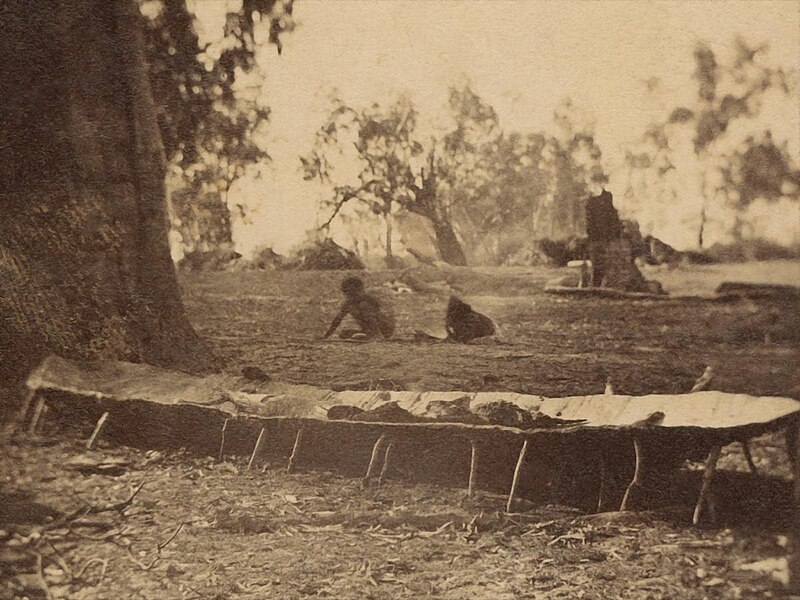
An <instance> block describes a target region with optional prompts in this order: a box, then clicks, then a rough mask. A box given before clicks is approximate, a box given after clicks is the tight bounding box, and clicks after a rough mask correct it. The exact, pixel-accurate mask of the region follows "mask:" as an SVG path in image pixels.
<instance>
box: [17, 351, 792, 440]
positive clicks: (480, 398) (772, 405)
mask: <svg viewBox="0 0 800 600" xmlns="http://www.w3.org/2000/svg"><path fill="white" fill-rule="evenodd" d="M28 387H29V388H30V389H31V390H33V391H35V392H36V393H37V394H39V395H44V397H45V398H47V397H48V396H61V397H64V396H65V395H66V397H69V398H72V399H73V400H75V399H76V398H81V397H82V398H85V399H94V400H98V401H116V402H125V401H139V402H144V403H153V404H159V405H164V406H173V407H179V406H187V407H198V408H200V407H202V408H205V409H211V410H213V411H215V412H217V413H218V414H219V415H220V417H221V418H223V419H224V418H229V417H246V418H253V419H257V420H258V419H276V418H277V419H293V420H302V421H305V420H309V421H322V422H324V423H326V424H333V423H335V422H334V421H328V420H327V418H326V415H327V410H328V409H329V408H331V407H332V406H336V405H352V406H356V407H358V408H360V409H363V410H372V409H375V408H377V407H379V406H382V405H385V404H387V403H390V402H396V403H397V405H398V406H399V407H400V408H402V409H405V410H406V411H408V412H409V413H411V415H414V416H416V417H427V416H429V414H430V412H429V411H430V408H431V405H432V403H433V404H439V405H441V404H454V403H455V404H460V405H462V406H468V407H469V409H475V408H477V407H479V406H480V405H482V404H490V403H494V402H498V401H506V402H509V403H511V404H514V405H516V406H518V407H520V408H521V409H523V410H525V411H528V412H530V413H533V414H534V415H535V414H536V413H541V414H542V415H546V416H548V417H552V418H554V419H562V420H567V421H573V420H574V421H576V422H577V423H576V424H574V425H571V426H568V427H562V428H559V429H539V428H536V426H535V425H534V428H533V429H528V430H521V429H516V428H511V427H501V426H496V425H471V424H465V423H447V422H446V421H442V422H439V423H434V422H425V423H385V424H382V425H385V426H392V425H394V426H402V427H403V428H407V427H421V428H424V427H432V426H433V427H434V428H435V427H436V426H445V425H446V426H447V428H448V429H449V428H463V429H464V430H465V431H467V432H468V431H470V430H482V429H489V430H492V429H499V430H509V432H516V433H518V434H524V435H526V436H535V435H537V433H547V434H554V433H557V434H564V435H567V434H571V433H575V432H578V431H586V432H589V431H596V432H597V433H600V432H601V431H604V430H605V431H608V432H612V431H617V432H619V431H621V430H635V431H636V432H638V433H640V434H649V433H652V434H655V432H658V431H662V432H667V431H670V430H672V431H675V432H676V433H677V432H678V430H683V431H687V432H688V431H691V432H692V433H694V434H702V433H703V432H705V433H706V434H707V435H709V436H711V437H713V438H714V439H715V440H719V439H729V440H731V441H734V440H742V439H747V438H749V437H752V436H754V435H759V434H761V433H763V432H765V431H769V430H774V429H779V428H781V427H783V426H785V425H786V424H788V423H789V422H796V421H797V420H798V419H799V418H800V402H798V401H797V400H794V399H791V398H782V397H754V396H748V395H746V394H730V393H724V392H716V391H704V392H695V393H689V394H652V395H647V396H623V395H594V396H573V397H566V398H544V397H542V396H535V395H526V394H517V393H513V392H455V391H445V392H412V391H399V392H398V391H343V392H334V391H331V390H327V389H324V388H319V387H315V386H310V385H294V384H287V383H281V382H274V381H270V382H255V381H251V380H248V379H245V378H244V377H238V376H235V375H228V374H217V375H210V376H206V377H197V376H193V375H189V374H186V373H180V372H174V371H168V370H165V369H160V368H157V367H153V366H150V365H143V364H133V363H125V362H111V361H104V362H97V363H91V364H78V363H75V362H72V361H68V360H66V359H63V358H59V357H55V356H51V357H48V358H46V359H45V360H44V362H43V363H42V364H41V365H40V366H39V367H38V368H37V369H36V370H35V371H34V372H33V373H32V374H31V376H30V377H29V379H28ZM657 412H661V413H663V418H662V419H661V420H660V423H658V424H657V425H656V426H649V427H647V428H646V429H645V430H643V429H641V427H642V425H641V424H642V422H643V421H646V420H647V419H648V417H652V415H653V414H654V413H657ZM348 423H350V424H351V425H357V424H361V423H358V422H354V421H348ZM363 425H364V426H369V427H374V426H375V425H380V423H363Z"/></svg>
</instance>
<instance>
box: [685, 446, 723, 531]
mask: <svg viewBox="0 0 800 600" xmlns="http://www.w3.org/2000/svg"><path fill="white" fill-rule="evenodd" d="M721 450H722V447H721V446H713V447H712V448H711V450H709V452H708V458H706V467H705V471H703V483H702V484H701V485H700V495H699V496H698V497H697V504H695V507H694V515H692V524H694V525H698V524H699V523H700V515H701V514H702V512H703V506H704V505H705V504H709V506H711V505H712V503H713V501H711V502H709V494H710V493H711V480H712V479H713V477H714V471H715V470H716V468H717V461H718V460H719V453H720V451H721ZM712 512H715V511H713V508H712V510H710V511H709V513H712ZM710 516H711V517H712V519H713V518H715V517H716V515H714V514H711V515H710Z"/></svg>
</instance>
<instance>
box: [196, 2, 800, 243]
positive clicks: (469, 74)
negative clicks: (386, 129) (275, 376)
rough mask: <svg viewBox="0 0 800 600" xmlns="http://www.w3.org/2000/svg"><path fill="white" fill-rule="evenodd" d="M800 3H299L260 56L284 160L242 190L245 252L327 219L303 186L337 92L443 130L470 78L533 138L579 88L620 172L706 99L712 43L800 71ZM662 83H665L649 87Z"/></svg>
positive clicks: (209, 7) (275, 144)
mask: <svg viewBox="0 0 800 600" xmlns="http://www.w3.org/2000/svg"><path fill="white" fill-rule="evenodd" d="M196 2H197V12H198V16H200V17H201V18H202V19H203V22H204V25H205V26H206V27H207V28H208V30H209V31H212V30H213V29H214V28H215V27H219V26H220V24H221V22H220V21H219V20H218V19H219V17H220V16H222V15H224V5H225V2H222V1H220V0H196ZM799 7H800V4H798V3H797V2H794V1H788V0H787V1H782V2H767V1H762V2H755V1H752V2H749V1H748V2H740V1H733V0H727V1H724V2H722V1H720V2H712V1H705V2H681V1H677V0H675V1H667V2H652V1H645V0H641V1H636V2H633V1H631V2H620V1H616V0H605V1H600V2H588V1H579V0H563V1H557V0H550V1H546V2H543V1H536V0H519V1H516V0H492V1H471V2H467V1H455V2H448V1H444V0H428V1H421V0H417V1H412V0H406V1H401V0H380V1H378V0H298V1H297V2H296V3H295V11H294V14H295V17H296V19H297V21H298V23H299V26H298V28H297V29H296V31H294V32H293V33H292V34H290V35H288V36H286V38H285V44H284V49H283V54H282V55H281V56H280V57H279V56H277V53H276V52H275V48H274V47H266V48H264V50H263V51H262V52H261V53H260V54H259V64H260V66H261V69H262V72H263V73H264V75H265V78H266V79H265V82H264V86H263V89H262V93H263V94H264V95H265V97H266V99H267V101H268V103H269V105H270V106H271V108H272V111H273V112H272V122H271V124H270V142H269V145H268V151H269V153H270V154H271V155H272V157H273V163H272V166H271V168H270V175H269V177H268V178H267V179H266V180H261V181H259V182H258V183H257V184H254V183H251V182H244V183H243V184H242V185H240V186H238V189H235V190H232V194H234V195H236V196H237V199H238V200H239V201H244V203H245V204H246V205H247V206H249V207H251V221H252V222H251V223H250V224H246V225H243V224H237V226H236V231H235V237H236V241H237V243H238V244H239V246H240V248H241V250H240V251H242V250H244V251H245V252H247V251H249V250H251V249H253V248H254V247H256V246H260V245H272V246H274V247H275V248H276V249H278V250H279V251H285V250H286V249H287V248H288V247H289V246H290V245H291V244H293V243H295V242H296V241H298V240H299V239H300V238H301V237H302V234H303V231H304V230H305V229H307V228H308V227H310V226H312V225H313V224H314V222H315V209H316V206H317V201H318V197H317V194H319V193H320V190H319V189H317V188H315V187H314V186H313V185H310V184H308V183H306V182H303V181H302V178H301V176H300V172H299V170H298V167H299V161H298V159H297V157H298V155H300V154H304V153H306V152H308V150H309V149H310V147H311V144H312V142H313V135H314V132H315V130H316V129H317V128H319V126H320V125H321V124H322V122H323V119H324V116H325V114H326V110H327V109H328V104H327V102H326V99H327V93H328V91H329V90H330V88H332V87H336V88H338V90H339V93H340V95H341V97H342V98H343V99H344V100H345V101H347V102H348V103H350V104H351V105H362V104H366V103H371V102H373V101H379V102H380V101H388V100H390V99H391V98H392V97H393V94H396V93H397V92H403V93H405V94H407V95H408V96H410V97H411V98H412V99H413V100H414V102H415V103H416V105H417V107H418V108H419V110H420V112H421V113H422V117H423V118H424V119H425V120H426V121H427V122H428V123H430V124H431V125H432V126H433V127H436V126H439V127H441V126H442V124H443V123H445V122H446V115H445V112H444V103H445V100H446V93H447V88H448V86H450V85H452V84H455V83H458V82H460V81H463V80H464V79H467V80H468V81H470V83H471V84H472V86H473V88H474V89H475V91H476V92H477V93H478V94H479V95H481V96H482V97H483V98H484V99H485V100H487V101H488V102H490V103H491V104H492V105H493V106H494V108H495V109H496V110H497V112H498V114H499V116H500V120H501V124H502V126H503V128H504V129H505V130H506V131H511V130H517V131H521V132H527V131H533V130H548V129H549V130H552V114H553V110H554V108H555V107H556V105H557V104H558V103H559V101H561V100H562V99H563V98H565V97H567V96H569V97H570V98H572V100H573V102H574V104H575V105H576V106H577V107H578V108H579V109H580V110H581V111H582V112H583V113H585V114H586V115H587V116H588V117H589V118H590V119H591V120H592V121H594V122H595V124H596V133H597V140H598V142H599V144H600V147H601V148H602V150H603V152H604V157H603V160H604V164H605V166H606V168H607V170H609V171H612V172H613V171H614V167H615V165H617V164H618V163H619V161H620V160H621V157H622V156H624V152H625V150H626V148H629V147H631V145H632V144H635V142H636V141H637V140H638V139H639V138H640V137H641V135H642V133H643V132H644V130H645V128H646V126H647V124H648V123H649V122H652V121H653V120H656V119H658V118H663V117H664V116H665V114H668V112H669V111H670V110H671V108H673V107H675V106H678V105H680V104H681V103H689V102H690V101H691V99H692V98H693V95H694V94H695V93H696V92H695V90H696V87H695V85H694V83H693V82H692V80H691V74H692V71H693V69H694V62H693V58H692V50H693V48H694V45H695V43H696V42H697V41H698V40H702V41H705V42H707V43H708V44H709V45H710V46H711V48H712V49H713V50H714V51H715V53H716V54H717V56H718V61H719V62H722V63H724V62H725V57H726V56H727V55H728V54H729V53H730V52H731V51H732V42H733V39H734V36H735V35H737V34H740V35H743V36H744V38H745V39H746V40H747V41H748V42H750V43H752V44H760V43H764V42H767V43H769V46H770V51H769V54H768V57H769V61H770V63H773V64H781V65H783V66H785V67H786V68H792V67H797V63H798V57H799V56H800V9H799ZM202 33H203V32H201V34H202ZM652 77H657V78H658V79H659V80H660V85H659V87H658V89H657V92H656V93H651V94H648V93H647V90H646V86H645V81H647V80H648V79H650V78H652ZM775 118H776V119H781V121H780V122H778V123H775V125H774V129H776V130H777V129H783V131H784V132H785V136H786V138H787V139H790V141H791V144H792V146H791V147H792V149H793V151H794V152H797V147H798V140H800V120H799V119H798V111H797V110H792V111H791V112H790V113H789V114H788V115H787V114H783V115H777V116H776V117H775ZM613 183H614V180H613V176H612V186H613ZM612 191H614V190H613V188H612ZM621 191H622V190H619V192H620V194H621Z"/></svg>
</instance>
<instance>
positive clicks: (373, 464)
mask: <svg viewBox="0 0 800 600" xmlns="http://www.w3.org/2000/svg"><path fill="white" fill-rule="evenodd" d="M385 442H386V434H385V433H382V434H381V435H380V437H379V438H378V439H377V440H375V445H374V446H372V456H370V459H369V465H367V473H366V474H365V475H364V481H363V483H364V485H369V481H370V480H371V479H372V478H373V477H375V471H376V470H377V469H378V456H380V451H381V448H382V447H383V444H384V443H385Z"/></svg>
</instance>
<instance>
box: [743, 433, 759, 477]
mask: <svg viewBox="0 0 800 600" xmlns="http://www.w3.org/2000/svg"><path fill="white" fill-rule="evenodd" d="M742 452H744V459H745V460H746V461H747V466H748V467H750V472H751V473H753V474H758V469H757V468H756V463H755V462H754V461H753V455H752V454H751V453H750V442H748V441H747V440H742Z"/></svg>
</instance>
